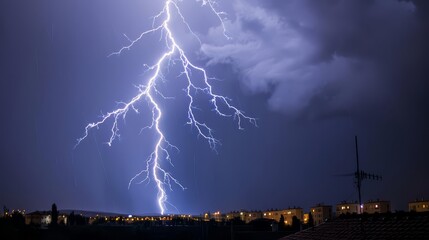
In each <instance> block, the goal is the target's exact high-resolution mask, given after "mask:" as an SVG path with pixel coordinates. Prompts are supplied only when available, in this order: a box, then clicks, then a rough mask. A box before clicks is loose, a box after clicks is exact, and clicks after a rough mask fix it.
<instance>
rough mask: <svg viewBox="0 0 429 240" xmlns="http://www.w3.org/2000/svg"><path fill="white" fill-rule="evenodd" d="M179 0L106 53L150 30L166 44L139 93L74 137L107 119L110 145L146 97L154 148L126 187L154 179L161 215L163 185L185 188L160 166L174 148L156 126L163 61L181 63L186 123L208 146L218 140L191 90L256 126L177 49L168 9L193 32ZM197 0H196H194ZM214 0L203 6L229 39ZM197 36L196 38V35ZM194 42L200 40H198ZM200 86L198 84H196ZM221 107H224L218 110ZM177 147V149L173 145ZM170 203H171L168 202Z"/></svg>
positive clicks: (227, 114) (164, 201)
mask: <svg viewBox="0 0 429 240" xmlns="http://www.w3.org/2000/svg"><path fill="white" fill-rule="evenodd" d="M178 1H180V0H165V3H164V6H163V9H162V10H161V11H160V12H159V13H158V14H157V15H156V16H155V17H154V20H153V27H152V29H149V30H147V31H145V32H142V33H141V34H140V35H139V36H138V37H137V38H135V39H134V40H132V39H130V38H128V37H127V36H125V37H126V38H127V39H128V40H129V41H130V43H129V44H128V45H127V46H124V47H122V48H121V49H120V50H119V51H117V52H113V53H112V54H110V55H109V56H112V55H120V54H121V53H123V52H124V51H125V50H130V49H131V48H132V47H133V46H134V44H136V43H137V42H138V41H139V40H140V39H142V38H143V37H144V36H145V35H147V34H150V33H154V32H157V31H160V32H161V33H162V34H163V37H164V38H165V44H166V51H165V52H164V53H163V54H162V56H161V57H160V58H159V59H158V60H157V61H156V64H154V65H152V66H147V65H146V66H147V68H148V71H150V72H153V74H152V76H151V77H150V78H149V79H148V81H147V83H146V84H145V85H140V86H137V88H138V90H139V92H138V94H137V95H136V96H135V97H134V98H132V99H131V100H130V101H129V102H126V103H121V104H122V106H121V107H119V108H117V109H115V110H113V111H111V112H108V113H107V114H104V115H103V116H102V117H101V120H99V121H98V122H93V123H89V124H88V125H87V126H86V127H85V133H84V135H83V137H81V138H79V139H78V140H77V144H76V146H77V145H78V144H79V143H80V142H81V141H82V140H84V139H85V138H86V137H88V134H89V131H90V130H91V129H93V128H99V126H100V125H102V124H103V123H105V122H106V121H107V120H108V119H113V124H112V126H111V128H110V131H111V135H110V138H109V141H108V142H107V144H108V145H109V146H111V145H112V143H113V141H114V140H115V139H116V138H117V137H119V126H118V120H119V119H120V118H123V119H125V117H126V115H127V113H128V111H129V110H133V111H135V112H136V113H138V109H137V108H136V107H135V104H136V103H137V102H139V101H142V100H146V101H147V103H148V104H149V105H150V106H151V109H152V111H151V114H152V115H151V117H152V121H151V124H150V125H149V126H147V127H145V128H144V129H152V130H154V131H155V132H156V134H157V141H156V144H155V147H154V149H153V152H152V153H151V154H150V155H149V157H148V158H147V159H146V168H145V169H143V170H142V171H140V172H139V173H137V174H136V175H135V176H134V177H133V178H131V180H130V182H129V185H128V188H129V187H130V186H131V183H132V182H134V181H135V180H136V179H138V178H143V180H142V181H140V182H139V183H143V182H146V181H147V182H149V181H150V180H151V179H152V180H153V181H154V182H155V184H156V187H157V189H158V194H157V202H158V206H159V208H160V211H161V214H164V212H165V210H166V209H167V206H166V204H170V203H169V202H168V201H167V200H168V199H167V192H166V191H167V190H166V189H167V188H169V189H170V190H172V186H171V183H172V182H173V183H175V184H176V185H177V186H179V187H180V188H182V189H185V187H184V186H183V185H182V184H181V183H180V182H179V181H178V180H177V179H176V178H174V177H173V176H172V175H171V174H170V173H169V172H167V171H166V170H164V168H162V164H161V163H162V160H167V161H168V162H169V164H171V165H172V162H171V159H170V154H169V152H168V149H171V148H176V147H175V146H174V145H172V144H170V142H169V141H167V139H166V137H165V134H164V132H163V131H162V129H161V128H160V121H161V119H162V109H161V108H160V106H159V104H158V102H157V100H156V98H155V96H157V95H158V96H160V97H162V98H165V97H164V96H163V95H162V93H161V92H159V91H158V89H157V88H156V83H157V80H159V79H162V78H163V77H162V70H161V69H162V67H163V65H165V64H168V63H169V61H170V60H171V58H172V57H177V58H178V59H179V62H180V63H181V68H182V72H181V76H184V79H185V80H186V81H187V86H186V89H185V92H186V94H187V97H188V98H189V102H188V112H187V117H188V122H187V124H189V125H191V126H192V127H194V128H195V129H196V130H197V132H198V135H199V136H201V137H203V138H204V139H205V140H206V141H207V142H208V144H209V145H210V147H211V148H212V149H215V148H216V145H217V144H218V143H219V141H218V140H217V139H216V138H215V137H214V136H213V130H212V129H211V128H210V127H209V126H208V125H207V124H206V123H205V122H203V121H201V120H200V119H198V118H197V117H196V115H195V113H194V110H195V109H196V107H195V99H194V97H193V95H192V92H196V91H198V92H202V93H204V94H206V95H207V96H209V98H210V103H211V104H212V106H213V110H214V111H215V112H216V113H217V114H219V115H220V116H223V117H232V118H234V119H236V120H237V123H238V128H239V129H243V128H242V121H243V120H246V121H249V122H250V123H251V124H254V125H256V119H255V118H252V117H249V116H247V115H245V114H244V112H243V111H241V110H239V109H238V108H236V107H235V106H234V105H232V104H231V100H230V99H229V98H227V97H225V96H222V95H219V94H217V93H215V92H214V91H213V88H212V86H211V85H210V83H209V80H210V79H209V77H208V75H207V72H206V70H205V69H204V68H202V67H199V66H196V65H195V64H193V63H192V62H191V61H190V60H189V58H188V56H187V55H186V53H185V51H184V50H183V49H182V48H181V46H180V45H179V44H178V43H177V42H176V39H175V38H174V35H173V33H172V31H171V29H170V23H171V19H172V17H171V15H172V12H173V11H175V13H176V14H178V16H179V17H180V18H181V20H182V22H183V23H184V24H185V25H186V27H187V28H188V30H189V31H190V32H191V33H192V34H193V35H194V36H196V35H195V33H194V32H192V30H191V28H190V27H189V25H188V23H187V22H186V20H185V17H184V16H183V15H182V13H181V11H180V8H179V6H178V4H177V2H178ZM197 1H200V0H197ZM215 4H216V3H215V2H214V1H213V0H202V5H203V6H208V7H209V8H210V10H211V11H212V12H213V13H214V14H215V15H216V17H217V18H218V19H219V21H220V23H221V24H222V27H223V29H224V32H223V34H224V35H225V37H226V38H229V36H228V35H227V33H226V30H225V24H224V20H225V19H224V15H225V13H224V12H219V11H217V10H216V8H215ZM158 19H163V20H162V22H161V23H160V24H159V25H155V22H156V21H157V20H158ZM197 39H198V37H197ZM198 41H200V40H199V39H198ZM193 71H195V72H199V73H200V74H201V75H202V79H199V81H201V80H202V82H203V86H198V85H196V83H195V82H196V80H195V79H194V78H193V77H192V72H193ZM200 85H201V84H200ZM221 106H222V109H225V110H221V108H220V107H221ZM176 149H177V148H176ZM170 205H171V204H170Z"/></svg>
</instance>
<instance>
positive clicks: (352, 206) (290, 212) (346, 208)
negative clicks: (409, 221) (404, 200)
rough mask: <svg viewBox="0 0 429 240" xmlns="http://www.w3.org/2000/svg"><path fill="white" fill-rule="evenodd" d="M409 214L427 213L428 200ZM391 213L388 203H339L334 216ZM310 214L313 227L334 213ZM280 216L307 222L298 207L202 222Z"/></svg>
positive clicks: (326, 208) (324, 208)
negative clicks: (360, 204)
mask: <svg viewBox="0 0 429 240" xmlns="http://www.w3.org/2000/svg"><path fill="white" fill-rule="evenodd" d="M408 208H409V211H410V212H413V211H414V212H428V211H429V200H420V201H419V200H416V201H413V202H410V203H409V204H408ZM390 211H391V205H390V201H382V200H376V201H368V202H366V203H364V204H362V206H359V204H358V203H356V202H355V203H350V202H341V203H339V204H337V205H336V209H335V216H340V215H342V214H361V213H368V214H374V213H387V212H390ZM310 213H311V216H312V218H313V222H314V224H315V225H318V224H321V223H323V222H324V221H326V220H328V219H332V218H333V215H334V212H333V211H332V206H330V205H323V204H318V205H316V206H314V207H311V208H310ZM281 216H283V219H284V223H285V224H286V225H292V219H293V217H296V218H297V219H298V220H299V221H300V222H302V223H304V224H306V223H307V222H308V221H309V218H310V215H309V213H304V211H303V209H302V208H300V207H294V208H287V209H282V210H269V211H246V210H242V211H235V212H230V213H227V214H221V213H220V212H215V213H212V214H210V213H205V214H204V216H203V220H206V221H209V220H210V219H214V220H215V221H218V222H220V221H231V220H234V219H240V220H242V221H244V222H246V223H248V222H251V221H253V220H256V219H260V218H265V219H272V220H275V221H277V222H279V221H280V219H281Z"/></svg>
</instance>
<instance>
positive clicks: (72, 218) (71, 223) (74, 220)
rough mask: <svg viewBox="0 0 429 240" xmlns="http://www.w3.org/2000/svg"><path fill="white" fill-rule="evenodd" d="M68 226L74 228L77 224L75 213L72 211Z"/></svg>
mask: <svg viewBox="0 0 429 240" xmlns="http://www.w3.org/2000/svg"><path fill="white" fill-rule="evenodd" d="M67 224H68V225H70V226H73V225H75V224H76V218H75V215H74V211H72V212H71V213H70V215H69V217H68V219H67Z"/></svg>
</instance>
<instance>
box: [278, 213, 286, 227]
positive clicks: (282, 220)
mask: <svg viewBox="0 0 429 240" xmlns="http://www.w3.org/2000/svg"><path fill="white" fill-rule="evenodd" d="M285 227H286V224H285V217H284V216H283V214H281V215H280V220H279V230H284V229H285Z"/></svg>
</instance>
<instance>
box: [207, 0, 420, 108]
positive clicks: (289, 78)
mask: <svg viewBox="0 0 429 240" xmlns="http://www.w3.org/2000/svg"><path fill="white" fill-rule="evenodd" d="M426 5H427V4H425V2H424V1H418V2H407V1H395V0H392V1H341V0H335V1H317V2H314V1H253V2H251V3H249V2H248V1H237V2H236V3H235V10H236V18H235V20H234V21H232V22H230V26H229V28H230V29H231V32H232V33H233V37H234V40H232V42H224V41H222V42H221V43H220V44H219V40H218V39H217V38H216V37H215V36H217V35H218V31H219V29H213V30H212V32H211V39H215V40H214V41H213V42H212V44H206V45H203V47H202V51H203V52H204V53H205V54H206V55H207V56H208V57H209V58H210V59H211V62H212V63H213V62H225V61H226V62H231V63H233V64H234V66H235V67H236V68H237V70H238V71H239V72H240V74H241V76H242V77H241V80H242V83H243V84H244V85H245V86H246V87H248V88H249V89H250V90H252V91H254V92H269V93H271V97H270V99H269V106H270V107H271V108H272V109H275V110H279V111H282V112H284V113H286V114H288V115H291V116H294V115H302V114H311V115H314V114H316V115H319V114H321V115H326V114H328V115H329V114H332V113H343V112H344V111H350V110H351V109H353V108H355V107H361V108H362V107H371V106H374V105H377V106H379V107H380V106H382V105H384V104H386V103H389V102H390V104H391V103H392V102H394V103H395V104H397V103H398V102H397V101H403V100H404V99H407V95H408V94H415V93H412V92H408V93H406V92H404V89H403V86H401V82H403V81H405V79H406V81H407V82H412V83H407V86H412V88H413V89H414V90H416V91H419V88H418V86H414V85H415V84H416V83H417V82H419V81H421V80H422V77H423V76H424V75H425V74H424V73H425V72H426V68H425V67H424V66H422V63H424V62H427V61H424V60H425V59H424V58H426V57H425V56H427V54H425V53H423V52H425V51H426V52H427V50H424V49H426V47H425V45H426V43H425V41H424V40H423V39H425V38H426V36H425V34H426V32H427V30H426V29H425V28H424V26H425V24H426V23H425V22H424V20H425V19H424V16H425V14H423V13H422V12H424V11H426V10H425V6H426ZM419 16H421V17H419ZM411 75H412V76H413V77H411ZM410 90H411V89H410ZM411 91H412V90H411ZM402 94H405V96H403V97H401V98H400V99H395V98H397V96H398V95H399V96H401V95H402ZM406 101H408V100H406ZM334 115H335V114H334Z"/></svg>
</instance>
